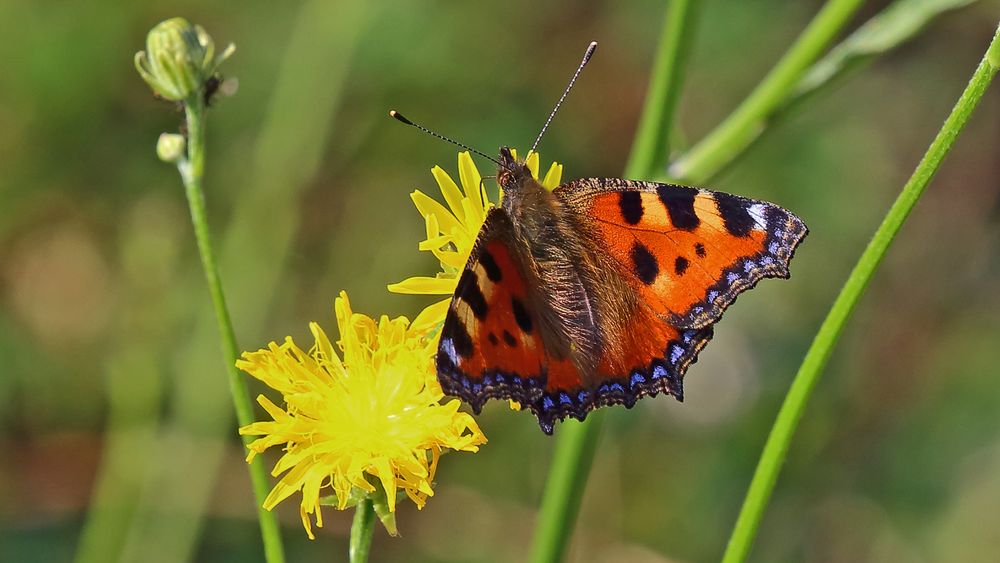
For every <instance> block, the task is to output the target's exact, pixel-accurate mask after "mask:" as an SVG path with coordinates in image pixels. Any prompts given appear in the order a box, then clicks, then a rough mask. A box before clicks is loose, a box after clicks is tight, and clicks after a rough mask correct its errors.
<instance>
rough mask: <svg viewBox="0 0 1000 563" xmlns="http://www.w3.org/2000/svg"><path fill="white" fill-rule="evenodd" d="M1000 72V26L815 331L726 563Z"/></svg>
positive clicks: (742, 545)
mask: <svg viewBox="0 0 1000 563" xmlns="http://www.w3.org/2000/svg"><path fill="white" fill-rule="evenodd" d="M998 70H1000V28H997V32H996V35H994V37H993V41H992V43H990V46H989V48H988V50H987V51H986V54H985V55H984V56H983V60H982V61H981V62H980V63H979V67H978V68H976V72H975V73H974V74H973V75H972V79H971V80H970V81H969V84H968V86H966V88H965V91H964V92H962V96H961V97H960V98H959V99H958V102H957V103H956V104H955V108H954V109H953V110H952V112H951V115H949V116H948V119H946V120H945V122H944V125H943V126H942V127H941V130H940V131H938V134H937V136H936V137H935V138H934V141H933V142H932V143H931V145H930V148H928V149H927V152H926V153H925V154H924V157H923V159H921V161H920V163H919V164H918V165H917V168H916V170H915V171H914V172H913V175H912V176H911V177H910V179H909V181H907V182H906V185H905V186H903V189H902V191H901V192H900V194H899V196H898V197H897V198H896V201H895V202H894V203H893V204H892V207H891V208H889V212H888V213H887V214H886V216H885V219H883V221H882V224H881V225H879V228H878V230H877V231H875V236H874V237H873V238H872V240H871V242H870V243H868V247H867V248H865V251H864V253H862V255H861V258H859V259H858V263H857V264H856V265H855V266H854V270H852V271H851V275H850V276H849V277H848V278H847V281H846V282H845V283H844V287H843V288H842V289H841V290H840V294H839V295H838V296H837V299H836V301H834V303H833V306H832V307H831V308H830V312H829V313H828V314H827V316H826V319H825V320H824V321H823V324H822V326H820V329H819V332H817V333H816V337H815V339H814V340H813V343H812V345H811V346H810V347H809V351H808V352H807V353H806V356H805V359H803V361H802V365H801V366H800V367H799V371H798V373H797V374H796V375H795V380H794V381H793V382H792V386H791V388H790V389H789V390H788V395H787V396H786V397H785V401H784V403H783V404H782V405H781V410H780V411H779V412H778V416H777V419H776V420H775V422H774V426H773V427H772V428H771V433H770V435H769V436H768V438H767V443H766V444H765V445H764V451H763V452H762V453H761V457H760V461H759V463H758V465H757V469H756V471H755V472H754V476H753V480H752V481H751V483H750V489H749V491H748V492H747V496H746V499H745V500H744V502H743V508H742V509H741V511H740V515H739V518H738V519H737V521H736V526H735V528H734V529H733V534H732V537H731V538H730V540H729V544H728V546H727V547H726V552H725V555H724V556H723V559H722V560H723V562H724V563H739V562H742V561H744V560H746V557H747V555H748V554H749V552H750V547H751V545H752V544H753V540H754V537H755V536H756V534H757V527H758V525H759V524H760V520H761V517H762V515H763V513H764V509H765V508H766V507H767V503H768V501H769V500H770V498H771V492H772V491H773V490H774V484H775V482H776V481H777V479H778V472H779V471H780V470H781V465H782V463H783V462H784V460H785V454H786V453H787V452H788V445H789V443H790V442H791V439H792V435H793V434H794V432H795V429H796V427H797V426H798V423H799V420H800V419H801V418H802V413H803V411H804V410H805V406H806V403H807V401H808V400H809V397H810V395H811V394H812V390H813V388H814V387H815V386H816V382H817V380H818V379H819V375H820V374H821V373H822V371H823V368H824V367H825V366H826V362H827V360H828V359H829V358H830V354H831V353H832V351H833V347H834V345H835V344H836V343H837V339H838V338H839V337H840V334H841V332H842V331H843V329H844V325H845V324H846V323H847V320H848V319H849V318H850V316H851V312H852V311H853V310H854V307H855V306H856V305H857V303H858V300H859V299H860V298H861V295H862V293H864V290H865V288H866V287H867V286H868V283H869V282H870V281H871V278H872V275H873V274H874V273H875V270H876V269H877V268H878V265H879V263H880V262H881V261H882V258H883V257H884V256H885V253H886V251H887V250H888V248H889V245H890V244H892V240H893V238H895V236H896V233H898V232H899V229H900V227H901V226H902V225H903V222H904V221H906V218H907V216H908V215H909V214H910V211H911V210H912V209H913V206H914V205H916V203H917V200H918V199H920V195H921V194H922V193H923V191H924V189H925V188H926V187H927V184H928V183H930V181H931V179H932V178H933V177H934V173H935V172H937V169H938V167H940V165H941V162H942V161H943V160H944V157H945V156H946V155H947V154H948V151H949V150H950V149H951V146H952V144H953V143H954V142H955V139H956V138H958V134H959V133H960V132H961V131H962V128H963V127H964V126H965V124H966V123H967V122H968V120H969V117H970V116H971V115H972V112H973V110H975V109H976V106H977V105H978V104H979V101H980V99H981V98H982V96H983V93H984V92H985V91H986V88H987V87H988V86H989V85H990V83H991V82H992V81H993V77H994V76H996V74H997V71H998Z"/></svg>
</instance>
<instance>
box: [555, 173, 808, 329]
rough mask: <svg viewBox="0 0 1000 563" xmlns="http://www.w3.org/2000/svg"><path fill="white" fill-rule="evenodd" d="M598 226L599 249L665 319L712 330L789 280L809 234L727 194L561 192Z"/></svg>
mask: <svg viewBox="0 0 1000 563" xmlns="http://www.w3.org/2000/svg"><path fill="white" fill-rule="evenodd" d="M556 193H557V194H559V195H560V196H561V197H562V198H563V199H564V200H565V201H567V203H568V204H569V206H570V207H571V208H573V209H576V210H577V211H578V212H579V213H582V214H583V215H584V216H585V217H586V218H587V223H588V224H590V225H593V228H592V229H590V235H591V236H592V237H594V238H595V239H596V240H595V244H597V245H599V246H601V247H602V248H603V250H605V251H606V252H608V253H609V254H610V255H611V256H613V257H614V258H615V260H616V262H617V264H618V265H619V266H620V268H621V271H622V275H624V276H626V277H627V278H629V280H630V281H631V283H632V286H633V287H634V288H635V289H636V290H637V291H638V292H639V293H640V295H642V297H643V299H644V300H645V302H646V303H648V304H649V305H650V306H651V307H652V308H653V309H654V310H655V311H656V312H657V313H658V314H659V315H661V316H664V317H665V318H667V319H668V320H669V321H670V322H671V324H673V325H675V326H677V327H680V328H701V327H705V326H708V325H710V324H712V323H714V322H716V321H718V320H719V318H720V317H721V316H722V313H723V312H724V311H725V309H726V307H728V306H729V305H730V304H731V303H732V302H733V301H734V300H735V299H736V297H737V296H738V295H739V294H740V293H742V292H743V291H745V290H747V289H750V288H751V287H753V286H754V285H755V284H756V283H757V282H758V281H760V280H761V279H762V278H765V277H780V278H787V277H788V262H789V260H791V258H792V254H793V253H794V251H795V247H796V246H797V245H798V244H799V242H801V240H802V239H803V238H804V237H805V235H806V233H807V229H806V227H805V224H804V223H803V222H802V221H801V220H800V219H799V218H798V217H796V216H795V215H793V214H791V213H789V212H788V211H786V210H784V209H782V208H780V207H778V206H776V205H774V204H771V203H767V202H764V201H757V200H752V199H747V198H743V197H739V196H733V195H729V194H726V193H722V192H714V191H711V190H705V189H698V188H692V187H688V186H678V185H672V184H658V183H654V182H641V181H633V180H619V179H614V178H612V179H599V178H591V179H581V180H576V181H574V182H571V183H569V184H566V185H564V186H561V187H559V188H558V189H557V190H556Z"/></svg>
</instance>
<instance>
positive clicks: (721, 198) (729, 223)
mask: <svg viewBox="0 0 1000 563" xmlns="http://www.w3.org/2000/svg"><path fill="white" fill-rule="evenodd" d="M714 197H715V206H716V207H717V208H718V210H719V215H720V216H721V217H722V222H723V223H725V225H726V230H727V231H729V234H731V235H733V236H734V237H745V236H749V235H750V230H751V229H753V227H754V224H755V223H754V220H753V217H751V216H750V212H749V211H747V204H746V202H745V201H743V200H742V199H740V198H738V197H736V196H731V195H729V194H724V193H720V192H716V193H715V195H714Z"/></svg>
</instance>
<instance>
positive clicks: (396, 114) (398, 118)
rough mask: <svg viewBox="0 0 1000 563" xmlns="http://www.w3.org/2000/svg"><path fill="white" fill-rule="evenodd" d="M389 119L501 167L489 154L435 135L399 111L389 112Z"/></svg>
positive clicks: (440, 135)
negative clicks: (414, 128)
mask: <svg viewBox="0 0 1000 563" xmlns="http://www.w3.org/2000/svg"><path fill="white" fill-rule="evenodd" d="M389 117H392V118H394V119H395V120H396V121H399V122H401V123H405V124H407V125H410V126H413V127H416V128H417V129H420V130H421V131H423V132H424V133H427V134H428V135H430V136H432V137H437V138H438V139H441V140H442V141H448V142H449V143H451V144H453V145H457V146H459V147H462V148H463V149H465V150H467V151H470V152H474V153H476V154H478V155H479V156H481V157H483V158H485V159H488V160H491V161H492V162H493V163H494V164H496V165H497V166H500V161H498V160H497V159H495V158H493V157H492V156H489V155H488V154H485V153H483V152H481V151H477V150H476V149H474V148H472V147H470V146H469V145H465V144H463V143H459V142H458V141H456V140H454V139H450V138H448V137H445V136H444V135H442V134H440V133H435V132H434V131H431V130H430V129H428V128H426V127H424V126H423V125H420V124H419V123H414V122H412V121H410V120H409V119H407V118H405V117H403V114H401V113H399V112H398V111H396V110H394V109H392V110H389Z"/></svg>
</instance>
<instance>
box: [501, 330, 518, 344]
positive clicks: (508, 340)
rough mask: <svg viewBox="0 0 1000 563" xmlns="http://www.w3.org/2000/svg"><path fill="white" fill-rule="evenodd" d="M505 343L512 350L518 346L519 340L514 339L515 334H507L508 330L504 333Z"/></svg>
mask: <svg viewBox="0 0 1000 563" xmlns="http://www.w3.org/2000/svg"><path fill="white" fill-rule="evenodd" d="M503 341H504V342H505V343H506V344H507V346H510V347H511V348H514V347H516V346H517V339H516V338H514V335H513V334H511V333H509V332H507V331H506V330H504V331H503Z"/></svg>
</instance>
